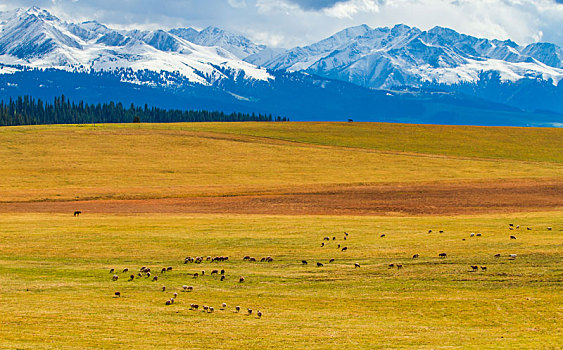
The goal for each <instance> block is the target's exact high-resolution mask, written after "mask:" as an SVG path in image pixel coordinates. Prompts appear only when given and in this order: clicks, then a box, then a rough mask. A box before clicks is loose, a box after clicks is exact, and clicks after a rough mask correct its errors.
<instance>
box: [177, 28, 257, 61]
mask: <svg viewBox="0 0 563 350" xmlns="http://www.w3.org/2000/svg"><path fill="white" fill-rule="evenodd" d="M170 33H171V34H174V35H177V36H178V37H180V38H183V39H186V40H187V41H189V42H192V43H194V44H198V45H201V46H217V47H221V48H223V49H225V50H227V51H229V52H230V53H232V54H233V55H235V56H236V57H238V58H240V59H244V58H245V57H248V56H250V55H253V54H256V53H258V52H261V51H263V50H264V49H266V46H265V45H257V44H255V43H253V42H252V41H250V40H248V38H246V37H244V36H242V35H238V34H235V33H230V32H227V31H225V30H223V29H220V28H217V27H207V28H205V29H204V30H202V31H200V32H198V31H197V30H195V29H193V28H177V29H172V30H171V31H170Z"/></svg>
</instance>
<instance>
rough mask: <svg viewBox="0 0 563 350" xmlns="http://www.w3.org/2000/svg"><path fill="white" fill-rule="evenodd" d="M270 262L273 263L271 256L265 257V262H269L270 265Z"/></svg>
mask: <svg viewBox="0 0 563 350" xmlns="http://www.w3.org/2000/svg"><path fill="white" fill-rule="evenodd" d="M272 261H274V259H272V257H271V256H268V257H266V262H269V263H270V262H272Z"/></svg>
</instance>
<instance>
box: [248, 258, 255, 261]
mask: <svg viewBox="0 0 563 350" xmlns="http://www.w3.org/2000/svg"><path fill="white" fill-rule="evenodd" d="M248 261H252V262H256V258H250V259H248Z"/></svg>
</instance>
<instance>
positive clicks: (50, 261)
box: [0, 213, 563, 349]
mask: <svg viewBox="0 0 563 350" xmlns="http://www.w3.org/2000/svg"><path fill="white" fill-rule="evenodd" d="M560 214H561V213H559V214H558V215H556V214H549V215H546V214H522V215H515V216H505V217H486V216H485V217H433V218H376V217H369V218H367V217H361V218H359V217H326V216H325V217H309V216H306V217H290V218H288V217H275V216H221V215H211V216H208V215H206V216H190V215H183V216H162V215H158V216H152V215H148V216H147V215H144V216H111V215H109V216H108V215H102V216H98V215H92V216H84V217H82V218H80V219H75V218H73V217H72V216H69V215H44V214H43V215H40V214H34V215H0V225H1V227H2V231H1V233H0V240H1V242H3V243H2V245H1V246H0V286H1V287H0V292H1V295H2V298H1V300H0V312H1V313H2V327H1V328H0V339H2V341H1V342H0V343H1V345H0V347H2V348H6V349H14V348H26V349H37V348H168V349H170V348H202V349H203V348H225V349H227V348H228V349H233V348H240V347H248V348H311V349H316V348H318V349H321V348H325V349H327V348H335V347H339V348H344V349H359V348H365V349H370V348H393V349H398V348H417V349H437V348H460V349H461V348H463V349H468V348H473V349H485V348H511V349H531V348H554V349H555V348H558V347H559V346H560V345H561V340H562V337H563V334H561V328H562V327H561V326H562V324H561V323H562V322H561V320H562V319H563V318H562V316H563V310H562V309H561V305H562V302H563V293H562V285H561V282H562V278H563V270H562V268H561V248H562V245H561V231H560V229H561V227H563V220H561V215H560ZM509 222H515V223H520V224H521V225H523V226H531V227H532V228H533V230H532V231H526V230H523V229H521V230H520V231H518V232H516V233H514V232H513V231H510V233H509V231H508V229H507V224H508V223H509ZM547 226H553V227H555V228H556V230H555V231H547V230H546V227H547ZM428 228H433V229H434V232H433V233H431V234H428V233H427V230H428ZM438 229H443V230H444V231H445V232H444V233H443V234H439V233H437V230H438ZM344 230H347V231H348V232H349V233H350V235H349V238H348V240H347V241H343V231H344ZM472 231H477V232H482V233H483V237H480V238H476V237H474V238H470V237H469V233H470V232H472ZM382 233H385V234H386V237H384V238H380V234H382ZM509 234H516V235H517V237H518V239H517V240H510V239H509V237H508V236H509ZM325 235H330V236H331V237H332V236H333V235H335V236H336V237H337V241H334V242H332V241H331V242H330V243H328V244H327V247H324V248H321V247H320V242H321V241H322V237H323V236H325ZM462 238H466V241H462ZM337 243H340V244H346V246H348V247H349V250H348V251H347V252H341V251H338V249H336V244H337ZM440 252H447V253H448V255H449V256H448V258H446V259H439V258H438V257H437V255H438V253H440ZM415 253H418V254H420V256H421V257H420V258H419V259H418V260H412V259H411V256H412V255H413V254H415ZM497 253H500V254H502V256H501V257H500V258H494V254H497ZM508 254H518V257H517V258H516V259H515V260H509V259H508ZM195 255H203V256H206V255H211V256H216V255H228V256H230V258H231V259H230V261H229V262H225V263H207V262H205V263H203V264H202V265H193V264H188V265H183V264H182V261H183V259H184V257H185V256H195ZM244 255H251V256H256V257H263V256H268V255H269V256H272V257H273V258H274V262H273V263H270V264H266V263H248V262H243V261H242V257H243V256H244ZM330 258H335V259H336V261H335V262H334V263H332V264H329V263H328V260H329V259H330ZM301 259H307V260H308V261H309V265H307V266H302V265H301ZM317 261H321V262H323V263H325V267H322V268H318V267H316V266H314V263H315V262H317ZM355 262H358V263H360V264H361V268H360V269H354V266H353V263H355ZM389 263H402V264H403V265H404V268H403V269H401V270H398V269H396V268H393V269H390V268H388V266H387V265H388V264H389ZM472 264H478V265H486V266H487V267H488V271H487V272H481V271H480V272H477V273H472V272H469V270H470V269H469V265H472ZM141 266H151V267H153V270H155V269H156V268H160V267H166V266H173V267H174V270H173V271H172V272H170V273H165V274H162V275H160V274H159V275H160V279H159V281H158V282H151V281H150V279H149V278H145V277H143V278H142V279H141V280H135V281H127V276H128V275H129V273H119V275H120V276H121V278H120V279H119V280H118V281H117V282H112V281H111V276H112V274H110V273H109V269H110V268H117V269H123V268H125V267H128V268H130V269H132V270H133V269H134V270H138V269H139V268H140V267H141ZM217 268H224V269H225V270H226V275H227V279H226V280H225V281H223V282H221V281H219V279H218V278H217V277H210V276H203V277H200V278H198V279H193V278H192V277H191V275H189V274H191V273H194V272H199V271H201V270H206V271H207V273H209V272H210V270H211V269H217ZM241 275H242V276H245V278H246V281H245V282H244V283H242V284H241V283H238V277H239V276H241ZM184 284H187V285H191V286H194V288H195V290H194V292H191V293H184V292H181V291H180V289H181V288H180V286H182V285H184ZM162 285H165V286H167V287H168V291H167V292H162V291H161V290H160V289H161V286H162ZM115 291H121V293H122V297H121V298H114V297H113V294H114V292H115ZM174 291H177V292H179V294H180V295H179V296H178V298H177V302H176V303H175V304H174V305H172V306H165V305H164V301H165V300H167V299H168V298H170V297H171V296H172V293H173V292H174ZM223 302H226V303H227V304H228V307H227V310H225V311H221V310H218V309H219V308H220V305H221V303H223ZM190 303H198V304H200V305H201V304H206V305H211V306H214V307H215V308H216V310H218V311H216V312H215V313H214V314H206V313H203V312H201V311H190V310H189V304H190ZM235 305H240V306H242V307H243V308H247V307H249V308H252V309H254V310H261V311H262V312H263V313H264V316H263V317H262V319H258V318H256V317H255V316H245V315H244V314H235V313H234V312H233V311H234V306H235ZM243 310H245V309H243ZM255 312H256V311H255Z"/></svg>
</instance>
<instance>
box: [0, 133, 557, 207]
mask: <svg viewBox="0 0 563 350" xmlns="http://www.w3.org/2000/svg"><path fill="white" fill-rule="evenodd" d="M246 125H247V124H243V125H242V126H241V128H243V127H246ZM249 125H251V126H252V125H253V124H249ZM260 125H262V124H260ZM263 125H264V132H266V131H268V130H270V129H271V128H272V127H273V126H272V125H274V126H277V125H280V126H281V127H283V128H285V129H287V126H286V124H266V123H264V124H263ZM287 125H290V126H291V127H292V128H293V130H295V131H296V132H298V131H299V130H301V129H302V126H301V125H300V124H287ZM326 125H328V126H327V127H332V125H331V124H326ZM236 126H237V125H235V126H232V125H231V124H204V125H195V127H200V128H206V127H207V128H213V129H214V132H207V131H205V132H203V131H190V130H184V129H189V128H190V127H191V125H188V126H186V125H184V124H180V125H178V124H173V125H167V124H165V125H162V124H161V125H141V126H137V125H127V126H123V125H102V126H96V127H92V126H80V127H78V126H38V127H37V126H33V127H14V128H2V129H0V145H1V146H2V147H0V159H2V162H1V163H0V177H1V178H2V179H3V181H2V182H1V183H0V198H1V199H2V200H3V201H28V200H45V199H48V200H62V199H64V200H69V199H85V198H160V197H182V196H192V195H202V194H203V195H221V194H239V193H254V192H264V191H274V192H275V191H277V190H279V189H287V188H299V187H300V186H311V185H314V186H323V185H334V184H361V183H397V182H428V181H448V180H449V181H452V180H455V181H457V180H483V179H507V178H545V177H549V178H560V177H561V176H562V175H563V164H562V163H560V162H554V161H548V160H544V161H524V160H513V159H485V158H486V156H487V155H488V154H487V152H486V150H481V151H480V152H477V153H478V155H479V156H480V157H479V158H474V157H472V156H473V155H474V154H471V153H468V154H467V155H463V154H461V155H456V156H452V155H450V156H444V155H435V154H425V152H428V148H429V147H431V146H432V145H433V143H434V142H435V138H434V137H426V138H424V140H426V141H425V142H426V143H425V146H424V147H422V146H421V150H420V152H421V153H420V154H416V153H414V152H415V151H413V150H409V153H400V152H399V153H397V152H393V153H389V148H385V149H383V150H380V149H378V148H376V149H369V148H368V149H365V148H351V147H342V146H338V145H336V146H332V145H328V146H322V145H317V144H306V143H295V142H285V141H280V140H276V139H272V138H269V137H254V136H247V135H233V134H231V133H229V132H232V131H233V127H236ZM376 126H377V125H376ZM254 127H255V128H256V126H254ZM360 127H361V128H365V126H363V125H360ZM361 128H360V129H359V130H360V131H361V130H362V129H361ZM491 129H492V128H491ZM242 130H244V129H242ZM439 130H440V129H437V131H435V132H436V133H438V134H439V132H440V131H439ZM494 130H496V135H497V136H499V137H500V135H503V133H504V129H494ZM522 130H524V131H526V132H527V129H522ZM223 131H224V132H223ZM317 132H319V131H318V130H317ZM327 135H330V134H327ZM353 135H354V134H353V133H350V132H349V131H348V133H347V134H344V135H340V138H343V137H348V138H349V139H351V140H353V139H354V137H353ZM402 135H403V134H401V133H399V132H398V133H397V134H396V135H395V139H397V140H399V139H401V138H402V137H403V136H402ZM546 138H548V136H546ZM375 139H378V138H377V137H376V138H375ZM470 141H471V140H464V141H462V140H460V143H461V142H470ZM547 141H549V142H551V141H550V140H547ZM419 142H422V141H419ZM542 142H543V141H542ZM549 142H548V143H549ZM538 143H541V142H539V141H538ZM498 146H499V147H501V146H502V144H498ZM425 147H426V148H425ZM542 147H543V146H542ZM523 148H525V149H529V147H523ZM458 153H459V152H458ZM551 153H552V154H553V153H557V152H551ZM462 155H463V156H462Z"/></svg>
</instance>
